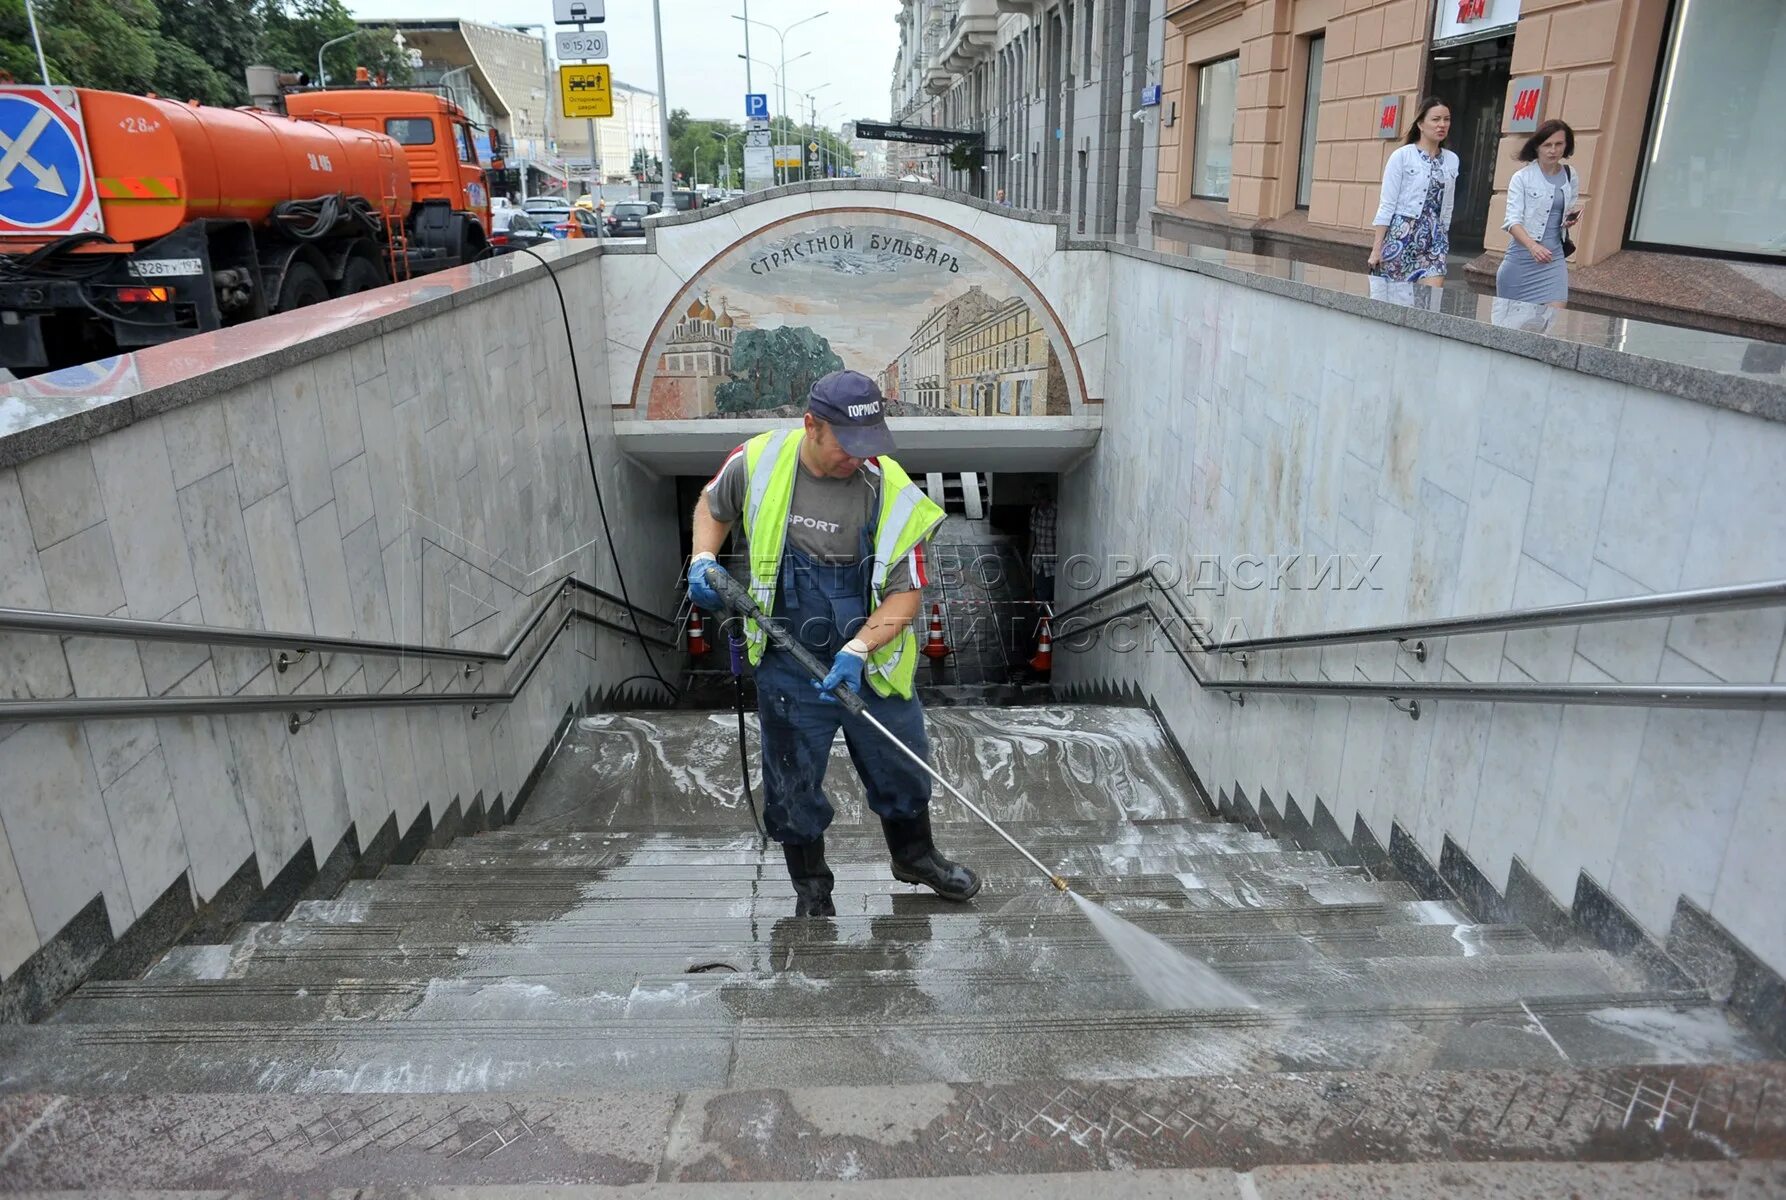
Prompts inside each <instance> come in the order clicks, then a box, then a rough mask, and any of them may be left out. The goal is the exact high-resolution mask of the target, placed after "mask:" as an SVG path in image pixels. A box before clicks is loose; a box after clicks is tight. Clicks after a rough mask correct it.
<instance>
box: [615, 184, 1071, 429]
mask: <svg viewBox="0 0 1786 1200" xmlns="http://www.w3.org/2000/svg"><path fill="white" fill-rule="evenodd" d="M845 367H847V368H849V369H851V370H856V371H861V372H862V373H863V374H865V375H869V376H872V377H873V378H874V379H875V380H876V381H877V382H878V383H879V384H880V386H881V391H882V393H883V394H884V395H885V396H886V397H887V398H888V399H889V400H890V401H892V402H893V403H892V405H891V406H890V407H889V409H888V415H889V416H893V417H900V416H924V417H936V416H944V417H946V416H969V417H1064V416H1071V415H1073V414H1074V413H1077V412H1078V411H1079V410H1080V408H1081V406H1082V405H1083V404H1084V402H1085V387H1084V380H1083V376H1082V375H1081V373H1080V369H1079V363H1078V360H1077V358H1076V357H1075V355H1074V353H1073V348H1072V345H1071V344H1070V343H1069V342H1068V340H1067V338H1066V335H1065V332H1064V331H1063V329H1062V327H1061V323H1060V321H1059V320H1058V318H1057V317H1056V315H1055V312H1054V310H1053V309H1052V308H1051V307H1050V306H1049V304H1048V303H1047V301H1046V300H1045V298H1044V297H1043V296H1042V295H1041V293H1040V292H1038V291H1037V290H1036V288H1035V287H1034V285H1032V284H1031V283H1030V282H1029V280H1028V279H1026V278H1025V277H1024V276H1023V274H1022V273H1021V272H1020V271H1018V270H1017V269H1016V268H1015V267H1013V266H1012V265H1011V264H1010V263H1009V262H1008V261H1006V260H1005V259H1004V258H1003V257H1001V256H1000V255H999V254H998V252H997V251H996V250H994V249H993V248H992V247H990V246H988V245H987V244H986V243H984V242H982V241H979V240H978V239H975V238H972V237H969V236H968V235H966V234H963V233H962V232H961V231H960V230H958V229H955V228H953V227H951V226H949V225H946V224H943V223H941V222H937V221H933V220H930V219H927V218H925V217H921V216H917V215H915V214H911V213H902V212H894V211H891V210H882V209H830V210H824V211H819V212H811V213H802V214H800V215H798V216H795V217H789V218H786V219H784V220H781V221H777V222H775V223H773V224H770V225H766V226H764V227H763V228H762V229H759V230H757V231H756V232H754V233H752V234H750V235H748V236H746V237H744V238H743V239H741V240H739V241H737V242H734V243H733V244H732V245H731V246H729V247H727V248H726V249H725V250H723V251H721V252H720V253H719V254H718V255H717V256H715V257H714V259H713V260H712V261H711V262H709V263H708V264H707V265H706V266H705V267H703V268H702V269H701V270H699V271H697V272H696V273H695V275H694V277H693V278H691V279H690V280H689V281H688V283H686V284H685V285H683V287H682V289H681V290H680V291H679V292H677V294H676V296H675V298H674V299H673V300H672V301H671V302H670V304H669V306H668V307H667V308H666V309H665V310H664V312H663V314H662V315H661V316H660V317H659V318H658V321H657V325H656V328H655V329H654V330H653V332H652V335H651V340H650V341H649V342H648V343H647V346H646V353H645V354H644V355H643V356H642V358H641V360H640V364H639V370H638V374H637V376H636V377H635V381H634V385H633V392H632V405H633V407H635V408H639V409H643V410H644V415H646V416H647V417H649V418H650V419H652V420H666V421H681V420H699V419H702V418H708V417H722V418H739V417H790V416H796V415H798V414H799V413H800V412H802V411H803V410H804V405H805V400H806V392H807V389H808V388H809V387H810V386H811V384H812V381H813V380H814V379H817V378H818V377H819V376H821V375H823V374H825V373H826V372H828V371H834V370H838V369H840V368H845Z"/></svg>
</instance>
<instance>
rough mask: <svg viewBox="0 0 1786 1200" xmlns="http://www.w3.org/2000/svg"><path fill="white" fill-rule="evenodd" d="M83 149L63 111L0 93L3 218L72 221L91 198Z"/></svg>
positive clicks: (39, 223)
mask: <svg viewBox="0 0 1786 1200" xmlns="http://www.w3.org/2000/svg"><path fill="white" fill-rule="evenodd" d="M85 182H86V167H85V165H84V164H83V163H82V162H81V148H80V146H79V145H78V144H77V143H76V141H75V138H74V134H73V132H72V131H71V130H70V128H69V126H68V125H67V123H66V122H65V121H64V119H63V116H62V114H61V113H60V112H58V111H56V110H55V109H53V108H52V107H51V106H50V105H48V104H46V103H44V102H43V101H41V100H39V99H37V98H36V97H35V96H32V95H29V94H20V93H0V221H5V222H7V223H9V224H12V225H18V226H23V227H25V228H29V229H52V228H55V227H57V226H62V225H65V224H69V223H70V222H71V219H72V218H74V217H75V216H76V215H77V214H78V211H79V210H80V209H81V208H83V207H84V203H85V201H86V199H87V197H86V196H85V195H84V193H85V191H86V189H85V187H84V186H83V185H84V184H85Z"/></svg>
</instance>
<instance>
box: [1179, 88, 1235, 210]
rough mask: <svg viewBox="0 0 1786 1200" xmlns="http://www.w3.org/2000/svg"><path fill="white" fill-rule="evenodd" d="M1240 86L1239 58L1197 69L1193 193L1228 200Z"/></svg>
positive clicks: (1206, 197) (1210, 198) (1211, 198)
mask: <svg viewBox="0 0 1786 1200" xmlns="http://www.w3.org/2000/svg"><path fill="white" fill-rule="evenodd" d="M1239 83H1240V59H1239V57H1234V58H1224V59H1220V60H1218V61H1216V62H1212V63H1204V64H1203V65H1202V66H1201V67H1199V68H1197V128H1196V133H1195V135H1194V136H1195V137H1196V142H1195V144H1194V145H1193V146H1192V154H1193V155H1194V159H1193V165H1192V169H1191V194H1192V195H1194V196H1201V197H1203V198H1204V199H1207V200H1226V199H1227V198H1228V182H1229V177H1230V176H1231V174H1232V172H1233V167H1234V93H1235V89H1236V87H1237V86H1238V85H1239Z"/></svg>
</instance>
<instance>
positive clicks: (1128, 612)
mask: <svg viewBox="0 0 1786 1200" xmlns="http://www.w3.org/2000/svg"><path fill="white" fill-rule="evenodd" d="M1132 589H1140V590H1141V591H1142V592H1143V593H1144V594H1143V598H1142V599H1141V600H1139V601H1137V602H1135V603H1132V604H1128V605H1126V606H1124V607H1122V608H1119V609H1116V610H1115V611H1112V612H1108V613H1106V612H1104V611H1103V609H1104V607H1105V604H1106V602H1107V601H1108V600H1110V599H1111V598H1112V597H1114V596H1117V595H1119V594H1120V593H1123V592H1126V591H1130V590H1132ZM1154 597H1159V598H1160V599H1161V600H1163V601H1164V602H1165V604H1166V606H1167V607H1168V608H1169V609H1170V610H1171V614H1172V617H1173V618H1174V620H1173V621H1171V622H1161V627H1162V629H1165V630H1166V631H1167V635H1166V637H1165V639H1164V640H1165V642H1166V645H1167V646H1169V647H1170V648H1171V649H1172V651H1173V652H1174V654H1176V655H1177V657H1178V659H1179V661H1180V662H1181V663H1182V664H1183V665H1184V667H1185V669H1186V670H1187V671H1189V672H1190V674H1191V678H1192V679H1193V680H1195V681H1196V683H1197V684H1198V686H1200V687H1204V688H1210V689H1213V690H1216V691H1220V692H1223V693H1225V694H1226V695H1228V696H1229V697H1230V698H1231V699H1233V700H1235V701H1236V702H1237V703H1240V704H1244V703H1246V697H1247V696H1248V695H1271V694H1277V695H1303V696H1346V697H1364V698H1377V699H1381V700H1385V701H1387V702H1388V703H1390V704H1391V705H1394V706H1395V707H1396V708H1397V709H1399V710H1401V711H1402V712H1404V713H1406V714H1407V715H1408V716H1410V717H1412V718H1413V719H1415V720H1419V718H1420V701H1421V700H1422V699H1429V700H1453V701H1488V702H1494V703H1524V704H1598V705H1630V706H1639V707H1644V706H1647V707H1665V708H1719V709H1782V708H1786V687H1782V686H1779V685H1773V684H1678V685H1677V684H1660V683H1658V684H1597V683H1565V684H1541V683H1442V682H1440V683H1422V682H1414V681H1407V682H1395V683H1375V682H1369V681H1347V682H1335V681H1331V680H1300V679H1274V680H1267V679H1232V678H1226V677H1223V676H1221V675H1219V674H1206V673H1205V672H1204V671H1203V670H1201V669H1199V667H1198V666H1197V664H1196V662H1195V661H1194V660H1193V658H1192V656H1193V655H1203V656H1206V657H1213V658H1216V659H1217V661H1220V658H1221V656H1233V658H1234V661H1236V662H1238V663H1239V664H1240V665H1241V666H1243V667H1244V666H1245V665H1246V664H1247V662H1248V661H1249V658H1248V656H1249V655H1251V654H1253V653H1257V652H1260V651H1263V650H1299V649H1309V648H1318V647H1322V646H1339V645H1353V644H1362V643H1369V642H1385V641H1393V642H1396V643H1397V644H1398V645H1401V646H1403V647H1405V648H1407V649H1409V650H1410V651H1413V652H1414V653H1415V655H1416V657H1417V658H1418V659H1419V660H1420V661H1425V658H1426V645H1425V639H1427V638H1437V637H1455V636H1461V635H1468V634H1478V633H1495V632H1503V631H1508V630H1519V629H1539V628H1547V627H1554V626H1561V625H1577V624H1589V623H1596V622H1604V621H1619V620H1640V619H1647V618H1654V617H1664V616H1698V615H1702V614H1705V613H1713V612H1731V611H1736V610H1742V609H1755V608H1776V607H1786V581H1778V580H1776V581H1769V582H1763V583H1751V584H1737V585H1731V586H1728V587H1713V588H1697V589H1693V590H1690V591H1679V592H1666V593H1659V594H1656V595H1652V596H1630V597H1621V598H1617V599H1611V600H1590V601H1585V602H1580V603H1575V604H1556V605H1546V606H1542V607H1537V608H1527V609H1512V610H1508V611H1506V612H1500V613H1482V614H1477V615H1473V616H1466V617H1452V618H1446V619H1443V620H1430V621H1409V622H1403V623H1400V624H1394V625H1370V626H1359V627H1355V628H1351V629H1337V630H1324V631H1321V632H1317V633H1308V634H1284V635H1277V636H1273V637H1267V638H1237V639H1233V640H1229V641H1223V642H1217V641H1214V640H1212V639H1211V638H1210V637H1209V636H1208V633H1207V629H1206V627H1205V626H1204V625H1203V624H1201V623H1199V622H1198V621H1197V619H1196V618H1195V617H1194V616H1193V615H1192V614H1190V613H1189V612H1187V611H1186V610H1185V607H1184V605H1183V602H1182V601H1181V600H1180V599H1179V597H1178V596H1177V595H1176V594H1175V593H1174V592H1173V590H1172V588H1171V586H1170V585H1168V584H1167V583H1165V582H1164V581H1163V580H1162V579H1161V578H1160V576H1159V569H1158V566H1157V565H1150V566H1149V568H1148V569H1147V570H1145V571H1142V572H1140V573H1138V574H1135V575H1131V576H1127V577H1125V578H1123V579H1120V580H1118V581H1117V582H1115V583H1113V584H1110V585H1108V586H1106V587H1104V588H1102V589H1100V590H1098V591H1097V592H1094V593H1093V594H1092V595H1090V596H1087V597H1086V598H1085V599H1083V600H1080V601H1078V602H1076V603H1074V604H1073V605H1071V606H1069V607H1067V608H1064V609H1062V610H1061V611H1060V612H1058V613H1057V614H1056V615H1055V620H1054V644H1055V647H1056V649H1057V650H1067V651H1074V650H1083V649H1086V648H1087V645H1085V644H1077V645H1076V643H1084V640H1085V639H1086V638H1087V637H1088V636H1089V635H1091V634H1093V633H1096V632H1098V631H1099V630H1101V629H1103V628H1105V627H1106V626H1109V625H1111V624H1112V623H1114V622H1116V621H1119V620H1123V619H1124V618H1127V617H1132V616H1136V615H1139V614H1142V613H1145V614H1147V615H1149V616H1151V617H1153V618H1155V619H1156V620H1157V619H1158V618H1159V616H1160V614H1159V613H1158V612H1157V611H1156V609H1155V607H1154V603H1155V601H1154ZM1088 613H1089V614H1096V615H1095V616H1094V617H1092V618H1090V619H1087V617H1086V614H1088ZM1180 629H1182V630H1183V631H1184V634H1185V635H1186V636H1187V637H1188V640H1189V641H1190V642H1191V643H1192V644H1191V646H1190V647H1189V649H1187V648H1186V647H1185V646H1183V645H1181V644H1180V642H1179V640H1178V636H1177V633H1176V631H1177V630H1180Z"/></svg>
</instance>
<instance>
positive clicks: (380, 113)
mask: <svg viewBox="0 0 1786 1200" xmlns="http://www.w3.org/2000/svg"><path fill="white" fill-rule="evenodd" d="M285 110H286V112H288V113H289V114H291V115H292V116H293V117H297V118H299V119H302V120H306V121H324V122H329V123H333V124H338V125H347V126H350V127H352V128H355V129H367V130H371V131H372V132H374V133H382V134H384V135H385V136H387V137H389V138H391V139H392V140H394V141H396V142H397V143H398V144H399V145H401V146H402V147H403V157H404V158H405V159H406V160H407V161H408V163H409V177H410V182H411V185H412V187H413V188H414V192H415V199H416V203H417V204H424V203H427V202H428V201H431V200H432V201H445V202H446V205H447V207H449V208H451V209H453V210H455V211H458V212H471V213H475V214H477V218H478V221H479V223H480V224H481V225H482V226H483V227H484V228H485V229H488V228H489V227H490V190H489V187H488V185H487V184H486V183H485V182H484V169H483V167H482V166H481V165H480V164H479V162H478V156H477V142H476V140H475V139H474V138H473V137H472V130H471V122H470V121H468V120H467V119H466V117H465V113H464V112H463V111H461V110H460V108H459V106H458V105H456V104H454V103H452V102H451V101H449V100H447V99H446V98H444V97H442V96H437V95H435V94H434V93H432V92H409V91H403V90H400V89H394V88H370V87H368V88H353V89H345V88H344V89H340V90H334V91H304V92H291V93H289V94H287V95H286V97H285ZM494 136H495V135H494V132H493V133H492V137H493V138H494Z"/></svg>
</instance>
